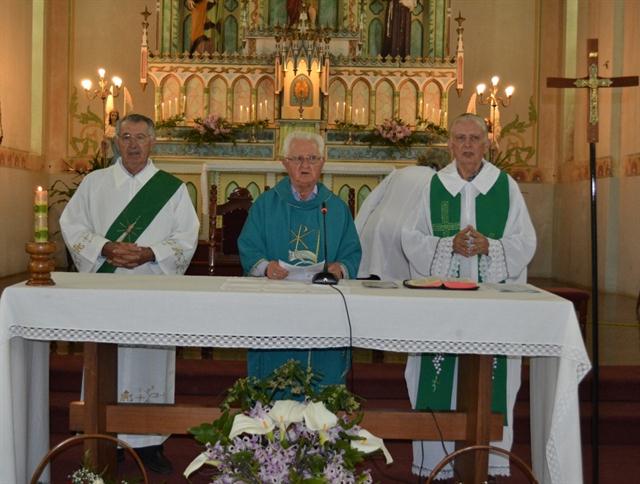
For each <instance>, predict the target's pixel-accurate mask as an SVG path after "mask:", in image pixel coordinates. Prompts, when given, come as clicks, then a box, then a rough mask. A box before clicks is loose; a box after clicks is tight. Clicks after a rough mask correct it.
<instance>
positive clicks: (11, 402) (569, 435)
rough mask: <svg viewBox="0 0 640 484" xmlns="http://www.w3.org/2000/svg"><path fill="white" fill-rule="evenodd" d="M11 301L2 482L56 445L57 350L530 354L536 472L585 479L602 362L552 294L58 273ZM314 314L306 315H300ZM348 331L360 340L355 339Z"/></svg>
mask: <svg viewBox="0 0 640 484" xmlns="http://www.w3.org/2000/svg"><path fill="white" fill-rule="evenodd" d="M53 278H54V280H55V281H56V285H55V286H52V287H30V286H26V285H25V284H24V283H21V284H17V285H15V286H11V287H8V288H7V289H5V291H4V293H3V295H2V299H1V300H0V358H1V360H0V416H1V418H2V420H1V422H0V469H1V471H0V484H16V483H18V484H19V483H23V482H28V479H29V476H30V472H31V471H32V470H33V468H34V467H35V465H36V464H37V461H38V460H39V459H40V458H41V457H42V456H43V455H44V453H45V451H46V449H47V447H48V445H47V444H48V428H49V427H48V373H47V371H48V344H47V343H43V341H51V340H64V341H94V342H110V343H128V344H140V345H181V346H213V347H244V348H309V347H314V348H321V347H336V346H348V345H349V342H350V339H351V343H352V345H353V346H354V347H360V348H370V349H379V350H387V351H398V352H421V351H429V352H447V353H460V354H506V355H520V356H529V357H532V358H531V433H532V435H531V438H532V458H533V462H534V471H535V473H536V475H537V477H538V479H539V480H540V482H543V483H562V484H567V483H581V482H582V458H581V446H580V426H579V407H578V383H579V382H580V380H581V379H582V378H583V377H584V375H585V374H586V373H587V372H588V371H589V369H590V368H591V364H590V362H589V359H588V356H587V353H586V350H585V347H584V343H583V340H582V336H581V334H580V330H579V327H578V323H577V320H576V316H575V313H574V310H573V306H572V304H571V303H570V302H569V301H566V300H564V299H562V298H559V297H556V296H554V295H552V294H549V293H547V292H544V291H538V292H522V293H506V292H500V291H499V290H497V289H496V288H495V287H488V286H481V287H480V290H478V291H471V292H463V291H439V290H411V289H405V288H400V289H371V288H365V287H363V286H362V284H361V283H360V281H341V283H340V286H339V288H340V289H341V290H342V291H343V292H344V294H345V297H346V301H347V306H348V308H349V316H350V319H351V329H350V328H349V325H348V323H347V318H346V313H345V307H344V304H343V301H342V298H341V297H340V296H339V295H338V294H336V292H335V291H334V290H333V289H332V288H330V287H328V286H313V285H310V284H304V283H292V282H286V281H268V280H266V279H255V278H224V277H189V276H129V275H127V276H122V275H117V274H75V273H54V274H53ZM301 315H303V316H301ZM350 335H351V336H350Z"/></svg>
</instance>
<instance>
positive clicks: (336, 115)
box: [333, 101, 340, 120]
mask: <svg viewBox="0 0 640 484" xmlns="http://www.w3.org/2000/svg"><path fill="white" fill-rule="evenodd" d="M333 115H334V116H335V119H336V120H338V119H340V103H339V102H338V101H336V112H335V113H333Z"/></svg>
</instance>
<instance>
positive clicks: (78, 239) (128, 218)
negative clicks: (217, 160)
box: [60, 114, 200, 474]
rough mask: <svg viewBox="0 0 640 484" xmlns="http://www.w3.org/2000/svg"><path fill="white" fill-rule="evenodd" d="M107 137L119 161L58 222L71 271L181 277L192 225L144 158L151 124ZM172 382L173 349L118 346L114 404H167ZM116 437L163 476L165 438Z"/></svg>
mask: <svg viewBox="0 0 640 484" xmlns="http://www.w3.org/2000/svg"><path fill="white" fill-rule="evenodd" d="M115 134H116V142H117V144H118V149H119V151H120V153H121V156H120V157H118V159H117V160H116V162H115V163H114V164H113V165H111V166H109V167H108V168H104V169H102V170H96V171H94V172H92V173H90V174H88V175H87V176H86V177H85V178H84V180H82V183H81V184H80V186H79V187H78V190H77V191H76V193H75V194H74V196H73V197H72V198H71V200H70V201H69V203H68V204H67V206H66V207H65V209H64V212H63V213H62V216H61V217H60V228H61V230H62V236H63V238H64V241H65V244H66V245H67V247H68V249H69V252H70V253H71V256H72V257H73V260H74V262H75V264H76V267H77V268H78V270H79V271H80V272H100V273H116V274H122V275H125V276H126V275H128V274H134V275H139V274H183V273H184V271H185V270H186V269H187V266H188V265H189V262H190V260H191V257H192V256H193V253H194V251H195V248H196V244H197V240H198V230H199V226H200V224H199V221H198V217H197V215H196V213H195V210H194V208H193V204H192V202H191V199H190V197H189V193H188V192H187V189H186V187H185V186H184V184H183V183H182V182H181V181H180V180H178V179H177V178H175V177H174V176H173V175H170V174H169V173H166V172H164V171H161V170H159V169H158V168H156V167H155V165H154V164H153V161H151V159H150V158H149V153H150V152H151V149H152V147H153V145H154V142H155V130H154V125H153V121H152V120H151V119H149V118H147V117H146V116H142V115H139V114H130V115H128V116H126V117H125V118H123V119H121V120H119V121H118V122H117V124H116V133H115ZM87 324H90V322H87ZM132 329H135V328H132ZM174 378H175V350H174V349H166V348H152V347H144V348H142V347H129V346H119V347H118V401H119V402H124V403H173V399H174V386H175V382H174ZM119 437H120V439H123V440H125V441H126V442H127V443H128V444H129V445H130V446H132V447H134V448H136V451H138V454H139V455H140V457H141V458H142V459H143V461H144V462H145V465H146V466H147V467H148V468H149V469H150V470H152V471H155V472H159V473H163V474H168V473H171V464H170V462H169V461H168V460H167V459H166V458H165V457H164V455H163V454H162V448H161V446H160V445H161V444H162V442H164V440H166V438H167V436H162V435H130V434H127V435H120V436H119Z"/></svg>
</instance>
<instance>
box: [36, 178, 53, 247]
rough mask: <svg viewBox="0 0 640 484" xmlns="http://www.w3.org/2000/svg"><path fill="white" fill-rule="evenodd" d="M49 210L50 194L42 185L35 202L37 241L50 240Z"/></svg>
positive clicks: (37, 191) (38, 189)
mask: <svg viewBox="0 0 640 484" xmlns="http://www.w3.org/2000/svg"><path fill="white" fill-rule="evenodd" d="M48 211H49V194H48V192H47V191H46V190H43V189H42V187H38V188H37V189H36V193H35V200H34V204H33V212H34V234H35V237H34V240H35V241H36V242H48V241H49V224H48V220H47V216H48Z"/></svg>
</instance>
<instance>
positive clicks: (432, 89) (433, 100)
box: [422, 81, 442, 124]
mask: <svg viewBox="0 0 640 484" xmlns="http://www.w3.org/2000/svg"><path fill="white" fill-rule="evenodd" d="M441 99H442V89H441V88H440V85H439V84H438V83H437V82H435V81H430V82H428V83H427V85H426V86H425V88H424V108H423V113H424V114H423V116H422V117H423V118H424V119H426V120H427V121H431V122H432V123H435V124H440V116H441V113H442V111H441V106H440V101H441Z"/></svg>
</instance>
